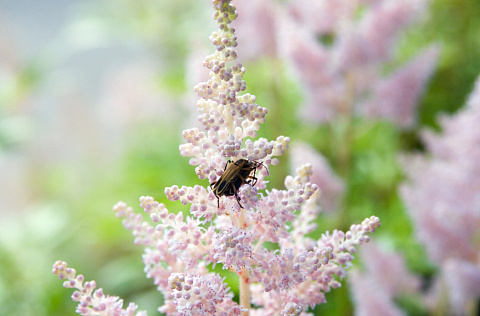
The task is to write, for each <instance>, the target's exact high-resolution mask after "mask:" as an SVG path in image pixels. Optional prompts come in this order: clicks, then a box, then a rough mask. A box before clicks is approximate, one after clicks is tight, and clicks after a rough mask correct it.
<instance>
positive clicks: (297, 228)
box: [54, 0, 380, 315]
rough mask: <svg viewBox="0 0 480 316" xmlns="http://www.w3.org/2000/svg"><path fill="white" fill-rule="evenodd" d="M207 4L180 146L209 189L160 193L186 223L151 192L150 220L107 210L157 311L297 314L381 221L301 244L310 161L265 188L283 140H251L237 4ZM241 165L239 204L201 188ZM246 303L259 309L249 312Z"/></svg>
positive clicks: (253, 129)
mask: <svg viewBox="0 0 480 316" xmlns="http://www.w3.org/2000/svg"><path fill="white" fill-rule="evenodd" d="M212 3H213V7H214V9H215V13H214V19H215V20H216V21H217V23H218V25H219V30H218V31H216V32H214V33H212V35H211V37H210V40H211V42H212V43H213V45H214V46H215V48H216V50H215V52H214V53H213V54H211V55H209V56H207V57H206V58H205V60H204V62H203V65H204V66H205V67H207V68H208V69H209V70H210V78H209V79H208V80H207V81H206V82H202V83H200V84H198V85H197V86H196V87H195V91H196V93H197V94H198V96H199V97H200V100H199V101H198V102H197V109H198V113H199V116H198V119H199V122H200V123H201V128H192V129H189V130H185V131H184V132H183V138H184V139H185V141H186V143H185V144H183V145H181V146H180V153H181V155H183V156H188V157H191V159H190V164H191V165H194V166H196V169H195V171H196V174H197V175H198V177H199V179H208V181H209V183H206V181H205V186H202V185H196V186H194V187H187V186H181V187H179V186H176V185H174V186H172V187H168V188H166V189H165V195H166V197H167V199H169V200H171V201H180V202H181V203H182V204H183V205H185V206H186V205H189V209H190V216H187V217H186V218H185V217H184V215H183V214H182V213H181V212H180V213H178V214H176V213H173V212H170V211H169V210H168V209H167V208H166V207H165V205H164V204H162V203H159V202H157V201H155V200H154V199H153V198H152V197H148V196H143V197H141V198H140V205H141V207H142V208H143V209H144V211H145V213H147V214H149V216H150V221H148V222H147V221H144V220H143V217H142V215H140V214H136V213H135V212H134V211H133V209H132V208H131V207H128V206H127V205H126V204H125V203H123V202H119V203H118V204H116V205H115V206H114V207H113V210H114V212H115V214H116V216H117V217H119V218H123V224H124V226H125V227H126V228H127V229H129V230H131V231H132V233H133V235H134V237H135V244H137V245H141V246H143V247H145V253H144V255H143V262H144V264H145V272H146V274H147V277H149V278H152V279H153V280H154V283H155V285H156V286H157V288H158V290H159V291H161V292H162V293H163V295H164V297H165V301H164V305H163V306H160V307H159V311H161V312H163V313H165V314H167V315H241V314H246V313H252V315H253V314H255V313H257V312H262V313H268V314H275V315H278V314H281V315H299V314H300V313H304V312H305V311H306V310H307V309H308V308H309V307H313V306H315V305H316V304H320V303H324V302H325V296H324V293H325V292H328V291H330V289H332V288H336V287H339V286H340V283H339V280H338V277H340V278H341V277H343V276H344V275H345V273H346V272H345V268H347V267H348V266H349V265H350V262H351V260H352V259H353V256H352V253H354V252H355V246H356V245H359V244H362V243H365V242H368V241H369V237H368V236H367V234H368V233H372V232H374V231H375V230H376V228H378V227H379V226H380V221H379V219H378V218H376V217H374V216H372V217H371V218H367V219H366V220H365V221H364V222H362V223H361V224H359V225H353V226H352V227H351V230H350V231H349V232H347V233H343V232H340V231H336V230H335V231H334V232H333V233H331V234H330V233H328V232H327V233H325V234H324V235H323V236H322V238H321V239H320V240H313V239H311V238H307V237H306V234H308V233H309V232H311V231H312V230H313V229H314V228H315V225H314V224H313V220H314V219H315V217H316V216H315V215H316V214H317V213H318V211H315V210H312V205H309V204H306V203H305V202H306V201H308V200H309V199H310V198H311V197H312V196H313V195H314V194H315V192H316V191H317V189H318V188H317V185H315V184H312V183H311V182H310V177H311V174H312V172H311V169H312V168H311V165H309V164H306V165H303V166H302V167H300V168H298V169H297V172H296V174H295V175H294V176H288V177H287V178H286V179H285V189H271V190H266V183H267V182H266V180H265V178H266V177H267V176H268V174H269V173H268V169H269V166H272V165H276V164H278V160H277V159H276V158H274V157H276V156H280V155H282V154H284V152H285V151H286V150H287V149H288V146H289V141H290V140H289V138H288V137H284V136H279V137H277V139H276V140H271V141H269V140H267V139H265V138H258V139H256V138H257V131H258V130H259V128H260V124H262V123H264V122H265V116H266V114H267V110H266V109H265V108H263V107H261V106H259V105H258V104H256V103H255V96H253V95H250V94H248V93H244V91H245V89H246V84H245V81H244V80H243V75H244V73H245V68H244V67H243V66H242V64H241V63H239V62H237V61H236V59H237V53H236V51H235V47H236V46H237V41H236V36H235V32H234V29H233V28H232V27H231V26H230V22H232V20H234V19H235V18H236V12H235V8H234V7H233V6H232V4H231V1H230V0H213V1H212ZM241 93H243V94H241ZM238 159H245V160H248V161H255V162H256V164H255V166H256V168H255V169H256V172H255V175H253V176H250V175H249V176H248V177H246V179H240V180H241V181H240V180H238V179H236V181H239V182H235V183H234V184H233V185H234V186H235V188H234V189H235V190H237V191H238V192H237V191H235V193H236V195H238V197H239V198H240V199H241V205H242V206H243V207H241V206H240V203H238V202H237V197H236V196H230V195H224V196H219V198H220V200H219V202H218V201H217V198H216V196H215V193H214V192H213V191H212V189H211V187H209V186H208V184H211V183H215V182H216V181H219V179H221V176H222V174H223V173H224V169H225V166H226V163H227V161H229V160H231V161H234V162H235V161H237V160H238ZM252 177H255V181H251V180H252V179H253V178H252ZM230 185H232V184H230ZM262 190H264V191H262ZM305 227H308V229H303V228H305ZM266 242H269V243H276V244H277V245H278V249H277V250H273V251H272V250H269V249H267V248H265V247H264V245H265V243H266ZM215 265H220V266H222V268H223V269H228V270H230V271H233V272H235V273H237V274H238V276H239V279H240V292H241V294H240V303H236V302H235V301H234V300H233V293H232V292H231V291H230V288H229V287H228V285H227V284H226V283H225V280H224V278H223V277H221V276H220V275H219V274H217V273H214V272H212V270H211V269H210V267H211V266H215ZM54 270H55V268H54ZM55 271H59V269H57V270H55ZM55 273H56V274H57V275H59V276H60V274H59V273H58V272H55ZM252 292H253V293H254V294H255V295H254V296H251V293H252ZM252 303H254V304H255V305H257V306H258V308H257V309H252V307H251V304H252Z"/></svg>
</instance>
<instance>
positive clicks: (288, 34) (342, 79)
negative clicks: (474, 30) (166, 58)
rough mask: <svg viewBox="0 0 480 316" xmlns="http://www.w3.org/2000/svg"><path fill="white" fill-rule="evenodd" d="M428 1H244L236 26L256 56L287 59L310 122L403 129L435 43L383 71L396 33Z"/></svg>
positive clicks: (390, 59)
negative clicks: (350, 121)
mask: <svg viewBox="0 0 480 316" xmlns="http://www.w3.org/2000/svg"><path fill="white" fill-rule="evenodd" d="M428 2H429V0H405V1H394V0H393V1H392V0H379V1H341V2H339V1H336V0H324V1H317V2H313V3H312V1H309V0H295V1H283V2H279V1H273V0H258V1H254V2H253V3H251V2H246V1H240V2H239V3H238V7H239V12H240V13H245V14H244V15H243V19H242V18H240V19H239V21H237V24H236V27H237V28H238V30H239V31H238V36H239V38H240V42H241V43H242V44H243V43H245V44H246V45H245V46H248V45H255V46H256V47H254V48H250V47H247V48H246V50H248V51H255V52H256V57H257V56H259V55H260V56H261V54H260V53H263V54H266V53H268V54H269V55H274V56H276V55H277V56H282V57H284V58H285V59H286V60H287V61H288V62H289V63H290V65H291V68H292V69H293V70H294V72H295V73H296V75H297V77H298V79H299V81H300V83H301V84H300V87H301V88H302V89H303V90H304V94H305V102H304V105H303V108H302V111H301V114H302V117H303V118H304V119H305V120H306V121H310V122H315V123H325V122H332V121H333V120H335V119H336V118H338V117H345V116H347V117H351V116H352V115H358V116H362V117H367V118H374V119H378V118H380V119H386V120H389V121H391V122H393V123H394V124H397V125H398V126H400V127H403V128H405V127H411V126H412V125H413V123H414V122H415V109H416V105H417V103H418V102H417V101H418V99H419V97H420V95H421V93H422V91H423V89H424V87H425V85H426V82H427V80H428V78H429V77H430V75H431V73H432V72H433V70H434V67H435V64H436V60H437V56H438V47H436V46H435V45H432V46H431V47H427V48H426V49H424V50H423V51H421V52H420V53H419V54H418V55H417V56H415V57H414V58H413V59H412V60H410V61H408V62H407V63H405V64H404V65H401V66H400V67H399V68H397V69H394V70H393V71H391V72H389V73H387V74H386V73H385V69H386V68H390V69H391V68H392V64H393V63H394V62H395V57H396V56H394V52H395V50H394V49H393V48H394V47H396V45H395V44H396V43H397V42H398V41H397V39H398V38H399V35H401V34H402V33H403V32H404V31H405V30H407V29H408V27H410V26H411V25H412V24H413V23H415V22H416V21H418V20H419V19H420V18H421V17H422V15H424V14H425V12H426V7H427V4H428ZM247 14H248V15H247ZM319 39H320V40H319ZM259 47H261V49H259ZM244 49H245V47H244ZM258 51H260V52H258ZM247 54H248V53H247Z"/></svg>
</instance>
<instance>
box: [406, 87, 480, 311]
mask: <svg viewBox="0 0 480 316" xmlns="http://www.w3.org/2000/svg"><path fill="white" fill-rule="evenodd" d="M479 122H480V79H477V82H476V85H475V90H474V91H473V92H472V94H471V96H470V98H469V100H468V102H467V104H466V106H465V108H463V109H461V110H460V111H459V112H458V113H456V114H455V115H453V116H451V117H443V118H442V119H441V127H442V130H443V131H442V132H441V133H439V134H437V133H433V132H431V131H427V132H424V134H423V140H424V141H425V144H426V148H427V151H428V154H424V155H416V156H413V157H408V158H405V159H404V162H403V164H404V166H405V171H406V173H407V181H406V183H405V184H404V185H403V186H402V188H401V195H402V198H403V200H404V201H405V204H406V206H407V210H408V212H409V214H410V217H411V218H412V220H413V222H414V224H415V232H416V235H417V237H418V239H419V240H420V242H422V244H423V245H424V246H425V249H426V251H427V253H428V255H429V257H430V259H431V260H432V261H433V263H435V264H437V265H438V266H440V267H441V271H442V274H441V275H440V276H439V277H440V280H438V281H437V284H439V285H438V286H437V287H436V289H437V290H438V289H440V290H438V291H437V293H439V294H438V295H441V293H442V291H441V288H442V285H443V286H446V287H447V288H448V295H449V298H450V308H451V311H454V312H455V313H457V314H462V313H465V312H466V308H467V306H468V304H463V303H464V302H467V301H471V300H475V299H478V297H479V294H480V293H478V291H476V290H474V289H478V288H480V279H479V278H478V275H479V271H480V259H479V256H478V254H479V251H480V246H479V244H478V242H477V238H478V232H479V230H478V228H479V227H480V195H479V193H478V192H479V188H480V164H479V161H480V128H479V125H478V123H479ZM430 301H432V300H431V299H430ZM462 304H463V305H462Z"/></svg>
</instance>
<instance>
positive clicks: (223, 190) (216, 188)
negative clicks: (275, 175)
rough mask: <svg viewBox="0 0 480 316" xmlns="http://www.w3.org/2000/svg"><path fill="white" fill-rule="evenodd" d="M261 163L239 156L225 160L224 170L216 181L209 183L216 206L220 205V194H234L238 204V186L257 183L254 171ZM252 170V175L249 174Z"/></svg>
mask: <svg viewBox="0 0 480 316" xmlns="http://www.w3.org/2000/svg"><path fill="white" fill-rule="evenodd" d="M260 165H262V166H264V165H263V163H261V162H256V161H251V160H248V159H243V158H240V159H238V160H236V161H231V160H229V161H227V164H226V165H225V171H224V172H223V174H222V176H221V177H220V179H218V181H217V182H213V183H212V184H210V187H211V188H212V191H213V194H215V196H216V197H217V203H218V207H220V197H221V196H235V197H236V198H237V202H238V205H240V207H241V208H243V206H242V204H240V197H239V196H238V193H237V192H238V190H239V189H240V187H241V186H242V185H243V184H245V183H249V184H252V186H254V185H255V184H256V183H257V178H256V177H255V173H256V171H257V168H258V167H259V166H260ZM252 171H253V176H252V175H251V173H252Z"/></svg>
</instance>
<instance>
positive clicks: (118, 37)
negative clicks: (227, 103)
mask: <svg viewBox="0 0 480 316" xmlns="http://www.w3.org/2000/svg"><path fill="white" fill-rule="evenodd" d="M333 2H335V1H318V2H317V3H315V4H311V3H308V2H306V1H298V2H295V1H291V2H288V1H275V0H270V1H267V0H261V1H260V0H257V1H255V2H253V1H248V0H242V1H234V3H235V4H236V5H238V12H239V19H238V21H236V22H235V23H236V24H235V28H236V30H237V35H238V37H239V47H238V51H239V61H241V62H242V63H243V64H244V66H245V67H246V69H247V72H246V75H245V78H244V79H245V80H246V82H247V92H249V93H252V94H255V95H256V96H257V103H258V104H259V105H261V106H263V107H266V108H267V109H268V110H269V114H268V116H267V121H266V123H265V124H264V126H263V127H262V129H261V130H260V133H259V134H260V136H262V137H266V138H268V139H275V138H276V137H277V136H279V135H285V136H289V137H290V138H291V139H292V140H293V141H294V143H293V144H292V150H291V153H290V154H289V155H286V156H285V157H282V158H281V159H280V162H281V163H280V165H279V166H276V167H274V168H272V170H270V171H271V179H270V183H269V186H270V187H271V188H283V179H284V178H285V176H286V175H288V174H291V173H292V172H293V171H294V170H295V167H297V166H298V165H299V164H300V163H302V162H306V161H303V160H302V157H309V158H311V159H313V160H314V161H310V162H312V164H313V165H314V166H315V167H316V168H317V169H315V170H318V174H317V176H318V177H317V178H315V179H316V181H317V183H318V184H319V186H320V188H321V189H322V192H323V197H322V200H320V202H319V205H321V207H323V209H324V212H323V213H322V216H321V217H320V218H319V219H318V224H319V234H318V236H320V234H321V233H322V232H325V231H326V230H330V231H331V230H332V229H335V228H337V229H342V230H348V229H349V226H350V225H351V224H352V223H359V222H361V221H362V220H363V219H364V218H365V217H369V216H370V215H376V216H378V217H380V218H381V220H382V227H381V229H380V230H379V232H378V233H375V235H373V236H372V238H373V239H375V240H376V241H377V242H378V247H379V248H381V249H382V251H385V252H386V253H389V254H390V255H391V254H393V253H398V254H400V255H401V258H402V259H399V260H400V261H401V262H402V265H404V266H405V269H406V270H407V271H409V272H408V274H409V275H411V276H412V278H415V280H416V281H415V282H417V283H418V284H420V285H417V286H416V287H415V291H418V292H419V293H422V295H423V294H425V296H428V293H430V289H431V286H430V285H431V284H433V283H435V282H434V280H435V279H436V276H437V275H440V274H441V271H442V268H441V263H439V262H435V260H434V259H432V257H431V256H429V253H428V251H426V249H425V247H427V248H428V246H426V245H425V244H424V242H422V239H421V238H420V239H419V238H418V234H416V231H418V230H419V229H418V225H417V224H415V223H416V222H418V221H416V220H415V217H414V215H412V209H415V206H414V205H413V206H412V203H409V201H408V194H404V195H402V194H401V192H400V190H399V188H400V187H402V186H406V187H407V189H406V191H408V188H414V187H415V185H414V184H413V185H411V186H409V185H410V184H408V180H412V181H414V180H415V179H413V177H412V176H409V173H408V170H405V168H406V167H405V165H402V163H401V161H402V159H404V158H405V157H409V156H411V155H412V154H420V155H426V156H428V155H429V148H428V146H426V141H425V139H424V138H423V136H422V135H423V133H424V132H423V131H425V130H426V129H429V130H432V131H435V132H442V131H443V125H442V124H441V121H440V120H439V117H440V116H439V115H440V114H442V115H447V116H450V115H455V114H456V113H457V112H459V111H461V110H462V107H463V106H464V105H465V104H466V102H467V100H468V97H469V94H470V93H471V92H472V91H473V90H474V83H475V80H476V78H477V76H478V75H479V74H480V2H478V1H477V0H462V1H458V0H432V1H420V0H419V1H407V2H408V3H411V7H409V8H407V9H405V8H403V11H402V8H395V5H393V3H394V2H395V1H388V0H378V1H345V2H344V3H343V4H342V5H340V4H332V3H333ZM389 10H390V11H389ZM395 10H397V11H395ZM389 14H390V15H389ZM211 15H212V9H211V7H210V3H209V1H207V0H201V1H199V0H135V1H132V0H115V1H114V0H97V1H87V0H77V1H65V0H62V1H60V0H43V1H32V0H2V1H0V315H74V314H75V306H76V304H75V303H74V302H72V301H71V298H70V295H71V294H72V293H71V290H66V289H64V288H63V287H62V282H61V281H60V280H58V279H57V278H56V277H55V276H54V275H52V274H51V266H52V264H53V263H54V262H55V261H56V260H63V261H67V262H68V263H69V266H72V267H75V268H76V269H77V271H78V272H79V273H82V274H84V275H85V279H86V280H93V279H94V280H96V281H97V284H98V286H99V287H102V288H103V289H104V292H105V293H108V294H111V295H118V296H120V297H122V298H123V299H124V300H125V301H126V302H131V301H133V302H135V303H137V304H138V305H140V309H144V310H147V311H148V313H149V314H150V315H155V314H158V312H156V309H157V307H158V306H160V305H161V304H162V298H161V294H160V293H158V292H156V291H155V287H154V286H153V284H152V282H151V281H150V280H147V279H146V278H145V275H144V273H143V264H142V262H141V254H142V249H141V248H140V247H134V246H133V242H132V241H133V238H132V237H131V234H130V232H129V231H127V230H126V229H124V227H123V226H122V224H121V221H120V220H118V219H116V218H115V216H114V214H113V212H112V211H111V208H112V206H113V205H114V204H116V203H117V202H118V201H125V202H126V203H127V204H128V205H130V206H132V207H134V208H136V210H137V211H140V208H139V207H138V203H139V202H138V198H139V197H140V196H142V195H149V196H153V197H154V198H155V199H156V200H157V201H161V202H163V203H165V204H166V206H167V207H168V208H169V210H171V211H183V212H187V211H188V208H186V207H184V206H182V205H180V204H179V203H177V204H174V203H171V202H169V201H168V200H166V198H165V197H164V194H163V190H164V188H165V187H167V186H172V185H174V184H176V185H179V186H180V185H187V186H193V185H195V184H200V185H204V186H207V185H208V183H207V182H206V180H199V179H198V177H197V176H196V174H195V171H194V167H193V166H190V165H189V164H188V158H186V157H181V156H180V154H179V150H178V146H179V145H180V144H181V143H183V140H182V137H181V132H182V130H183V129H185V128H189V127H192V126H197V125H198V123H197V120H196V117H197V114H196V112H195V110H196V96H195V94H194V93H193V87H194V85H195V84H197V83H198V82H200V81H201V80H203V79H204V78H205V77H206V75H208V72H206V71H205V70H204V69H203V68H202V67H201V62H202V59H203V58H204V57H205V56H206V55H207V54H210V53H211V52H212V51H213V47H212V46H211V45H210V43H209V41H208V36H209V35H210V33H211V32H212V31H214V30H216V25H215V23H214V21H212V19H211ZM315 17H317V18H315ZM319 21H320V22H319ZM447 21H448V22H447ZM387 25H388V26H389V27H386V26H387ZM402 87H403V88H402ZM399 91H400V92H399ZM399 107H401V108H402V109H401V110H398V109H399ZM472 128H473V129H475V127H474V126H473V127H472ZM472 133H476V135H478V134H480V130H478V129H477V130H473V131H472ZM477 145H478V143H477ZM478 147H479V148H480V146H478ZM433 156H434V155H433ZM314 176H315V174H314ZM458 203H461V201H458ZM413 204H414V203H413ZM477 206H478V205H477ZM473 211H475V209H473V210H472V212H473ZM476 212H477V213H480V212H478V208H476ZM185 214H187V213H185ZM477 216H478V215H477ZM447 218H448V217H447ZM416 225H417V226H416ZM416 227H417V228H416ZM475 245H476V246H478V238H477V240H476V244H475ZM476 249H479V248H476ZM378 256H380V255H378ZM477 256H478V252H477ZM475 260H477V261H475ZM472 264H473V265H474V266H475V265H476V266H477V267H478V266H480V264H479V262H478V258H477V259H474V260H473V261H472ZM357 265H358V267H357ZM364 266H365V267H368V263H362V261H361V260H359V259H358V258H357V259H356V261H355V268H356V269H358V271H363V270H362V267H364ZM365 269H367V268H365ZM367 270H368V269H367ZM479 270H480V269H479ZM365 271H366V270H365ZM358 273H361V272H358ZM475 273H476V272H475ZM358 275H360V274H358ZM358 275H357V277H358ZM475 275H476V274H475ZM357 279H358V278H357ZM355 282H356V281H355V280H352V281H348V282H346V281H343V282H342V284H343V285H342V288H340V289H336V290H334V291H332V293H329V294H327V302H328V303H327V304H323V305H321V306H318V307H317V308H316V309H315V310H314V311H313V312H314V313H315V314H327V315H353V314H357V315H362V312H361V311H360V309H359V307H358V306H357V305H361V304H359V303H358V293H357V294H355V288H356V286H357V285H358V283H355ZM350 288H352V289H350ZM357 288H358V286H357ZM479 288H480V284H479ZM234 290H235V291H236V289H234ZM473 292H475V291H473ZM422 295H420V296H422ZM432 295H433V294H432ZM436 295H437V294H436ZM391 296H392V297H390V298H389V299H390V301H391V302H392V304H393V305H394V308H395V310H396V311H397V310H398V311H399V313H400V314H398V315H401V314H402V313H403V314H405V315H433V314H437V315H448V310H449V308H451V306H450V305H448V303H446V304H447V305H445V306H443V305H438V304H439V303H438V302H437V301H435V300H433V299H431V300H428V299H426V298H425V299H419V297H411V296H410V297H409V296H408V295H407V296H405V295H403V294H402V295H398V296H395V295H394V294H393V293H391ZM394 296H395V297H394ZM447 296H448V294H447ZM474 296H475V295H474ZM435 297H440V296H439V294H438V295H437V296H435ZM462 302H463V301H462ZM452 304H453V303H452ZM356 306H357V307H356ZM477 310H478V296H476V298H475V297H474V298H473V299H469V300H468V308H465V310H464V311H463V310H462V311H461V313H460V314H469V315H475V314H476V311H477ZM442 312H444V313H443V314H442ZM379 315H380V314H379ZM384 315H387V314H384ZM392 315H393V314H392ZM395 315H397V314H395Z"/></svg>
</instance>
